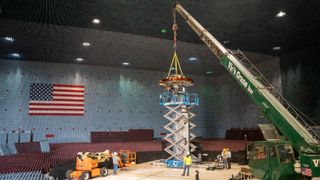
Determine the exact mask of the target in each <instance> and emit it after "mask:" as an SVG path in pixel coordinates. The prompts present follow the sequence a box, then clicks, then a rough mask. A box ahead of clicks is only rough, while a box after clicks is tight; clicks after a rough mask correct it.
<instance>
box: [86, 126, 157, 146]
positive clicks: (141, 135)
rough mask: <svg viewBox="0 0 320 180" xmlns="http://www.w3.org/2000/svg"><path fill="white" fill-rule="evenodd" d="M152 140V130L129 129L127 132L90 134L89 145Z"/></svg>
mask: <svg viewBox="0 0 320 180" xmlns="http://www.w3.org/2000/svg"><path fill="white" fill-rule="evenodd" d="M152 140H153V129H130V130H129V131H109V132H91V143H100V142H130V141H152Z"/></svg>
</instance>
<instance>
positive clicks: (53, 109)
mask: <svg viewBox="0 0 320 180" xmlns="http://www.w3.org/2000/svg"><path fill="white" fill-rule="evenodd" d="M29 110H51V111H64V110H65V111H83V110H84V109H74V108H66V109H63V108H30V109H29Z"/></svg>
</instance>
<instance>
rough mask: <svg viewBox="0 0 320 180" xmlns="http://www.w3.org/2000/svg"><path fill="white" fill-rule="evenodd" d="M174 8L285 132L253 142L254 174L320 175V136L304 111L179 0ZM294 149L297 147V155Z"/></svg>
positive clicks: (265, 176) (282, 176) (273, 176)
mask: <svg viewBox="0 0 320 180" xmlns="http://www.w3.org/2000/svg"><path fill="white" fill-rule="evenodd" d="M173 11H174V13H175V12H178V13H180V15H181V16H182V17H183V18H184V20H185V21H186V22H187V23H188V24H189V26H190V27H191V28H192V29H193V30H194V31H195V32H196V34H197V35H198V36H199V37H200V39H201V40H202V41H203V42H204V43H205V44H206V45H207V46H208V47H209V49H210V50H211V51H212V52H213V53H214V54H215V55H216V57H217V58H218V59H219V61H220V63H221V64H222V65H223V66H224V67H225V68H226V69H227V70H228V71H229V73H230V74H231V75H232V76H233V78H234V79H235V80H236V81H237V82H238V84H239V85H240V86H241V87H242V89H243V90H244V91H245V92H246V94H248V95H249V96H250V98H251V99H252V100H253V101H254V102H255V103H256V104H257V105H258V106H259V107H260V108H261V110H262V112H263V113H264V116H265V117H266V118H267V119H269V120H270V121H271V123H272V125H274V126H275V127H276V129H277V130H278V131H279V132H280V133H281V134H282V135H283V137H282V138H276V139H273V138H272V139H267V141H259V142H255V143H254V145H253V151H252V153H251V157H250V160H249V166H250V169H251V171H252V173H253V175H254V177H256V178H259V179H273V180H275V179H277V180H278V179H300V178H306V179H308V178H310V179H311V178H316V177H317V178H320V144H319V143H320V137H319V135H317V134H316V133H315V131H314V130H313V129H312V127H311V126H310V125H309V124H308V123H307V122H306V119H305V118H304V117H303V114H302V113H301V112H300V111H298V110H297V109H296V108H294V106H292V105H291V104H290V103H289V102H288V101H287V100H286V99H285V98H284V97H283V96H282V95H281V94H280V93H279V92H278V91H277V90H276V89H275V88H274V87H273V86H272V85H271V84H270V83H269V82H268V81H267V79H266V78H264V76H263V75H262V74H261V73H260V72H259V70H258V69H257V68H256V67H255V66H254V65H253V64H252V63H251V62H250V61H249V59H248V58H247V57H246V56H245V55H244V54H243V53H242V52H241V51H239V50H237V51H231V50H229V49H226V48H225V47H224V46H223V45H222V44H221V43H220V42H219V41H217V39H215V38H214V37H213V36H212V35H211V34H210V33H209V32H208V31H207V30H206V29H205V28H204V27H202V25H201V24H199V23H198V22H197V21H196V20H195V19H194V18H193V17H192V16H191V15H190V14H189V13H188V12H187V11H186V10H185V9H184V8H183V7H182V6H181V5H180V4H179V3H175V6H174V9H173ZM267 129H268V128H267ZM269 129H270V128H269ZM293 149H295V150H296V153H297V156H296V157H295V156H294V151H293ZM295 158H297V159H298V160H296V159H295Z"/></svg>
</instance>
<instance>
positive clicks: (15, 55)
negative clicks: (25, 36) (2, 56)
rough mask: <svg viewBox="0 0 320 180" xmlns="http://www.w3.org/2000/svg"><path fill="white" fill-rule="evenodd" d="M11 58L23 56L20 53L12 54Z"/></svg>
mask: <svg viewBox="0 0 320 180" xmlns="http://www.w3.org/2000/svg"><path fill="white" fill-rule="evenodd" d="M9 56H10V57H13V58H20V57H21V55H20V54H19V53H10V54H9Z"/></svg>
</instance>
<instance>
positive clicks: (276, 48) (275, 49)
mask: <svg viewBox="0 0 320 180" xmlns="http://www.w3.org/2000/svg"><path fill="white" fill-rule="evenodd" d="M272 49H273V50H274V51H279V50H280V49H281V47H280V46H274V47H273V48H272Z"/></svg>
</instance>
